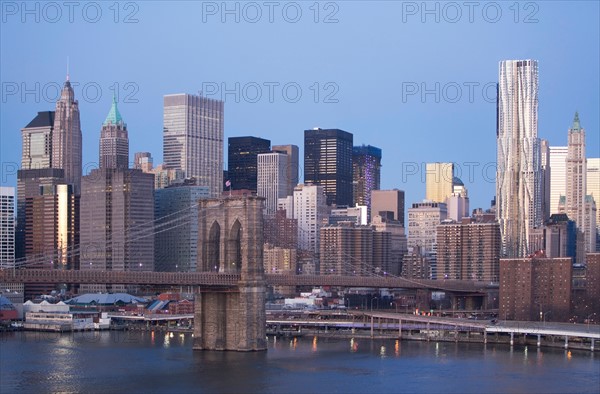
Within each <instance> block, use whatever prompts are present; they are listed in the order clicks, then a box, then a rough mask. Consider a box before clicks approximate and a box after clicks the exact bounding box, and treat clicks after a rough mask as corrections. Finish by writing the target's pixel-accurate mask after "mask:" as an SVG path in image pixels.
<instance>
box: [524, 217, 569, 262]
mask: <svg viewBox="0 0 600 394" xmlns="http://www.w3.org/2000/svg"><path fill="white" fill-rule="evenodd" d="M529 242H530V244H531V249H532V250H533V251H534V252H539V251H544V254H545V255H546V257H548V258H555V257H570V258H572V259H573V262H575V258H576V254H577V227H576V226H575V221H573V220H570V219H569V217H568V216H567V215H566V214H564V213H555V214H553V215H551V216H550V219H549V220H548V221H547V222H546V223H545V224H544V225H543V226H541V227H538V228H535V229H533V230H531V233H530V239H529Z"/></svg>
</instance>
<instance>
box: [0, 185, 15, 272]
mask: <svg viewBox="0 0 600 394" xmlns="http://www.w3.org/2000/svg"><path fill="white" fill-rule="evenodd" d="M14 264H15V188H14V187H5V186H0V269H3V268H12V267H13V266H14Z"/></svg>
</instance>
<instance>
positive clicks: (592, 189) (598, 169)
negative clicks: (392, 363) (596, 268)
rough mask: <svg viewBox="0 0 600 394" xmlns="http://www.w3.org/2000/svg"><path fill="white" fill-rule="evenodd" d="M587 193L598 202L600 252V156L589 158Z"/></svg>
mask: <svg viewBox="0 0 600 394" xmlns="http://www.w3.org/2000/svg"><path fill="white" fill-rule="evenodd" d="M586 182H587V194H588V195H590V196H592V198H593V199H594V202H595V203H596V251H597V252H600V158H593V159H587V175H586Z"/></svg>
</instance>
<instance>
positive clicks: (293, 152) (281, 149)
mask: <svg viewBox="0 0 600 394" xmlns="http://www.w3.org/2000/svg"><path fill="white" fill-rule="evenodd" d="M271 150H272V151H273V152H277V153H285V154H286V155H287V157H288V164H287V171H286V177H285V178H286V180H287V189H286V191H285V195H286V196H291V195H293V194H294V188H295V187H296V185H297V184H298V183H299V177H298V174H299V171H300V162H299V157H300V155H299V153H298V147H297V146H296V145H273V146H272V148H271Z"/></svg>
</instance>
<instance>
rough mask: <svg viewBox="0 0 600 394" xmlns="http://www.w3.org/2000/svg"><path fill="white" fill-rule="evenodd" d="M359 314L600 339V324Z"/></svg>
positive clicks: (463, 326) (514, 332) (396, 314)
mask: <svg viewBox="0 0 600 394" xmlns="http://www.w3.org/2000/svg"><path fill="white" fill-rule="evenodd" d="M356 314H357V315H365V316H368V317H372V318H380V319H391V320H402V321H411V322H420V323H430V324H440V325H445V326H455V327H461V328H465V329H467V328H472V329H480V330H485V332H486V333H488V334H490V333H506V334H510V333H512V334H525V335H538V334H539V335H554V336H562V337H565V336H567V337H578V338H591V339H594V340H598V339H600V326H598V325H587V324H571V323H555V322H535V321H504V320H502V321H498V322H497V323H495V324H494V323H491V321H485V320H480V321H477V320H469V319H456V318H446V317H434V316H418V315H409V314H398V313H390V312H357V313H356Z"/></svg>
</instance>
